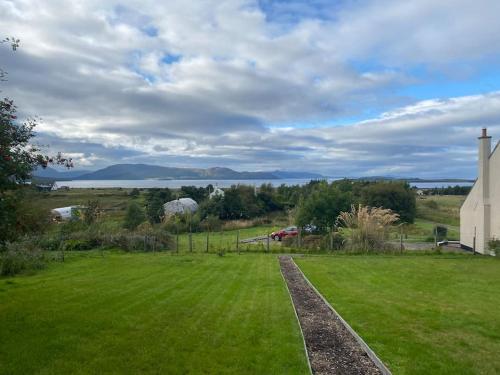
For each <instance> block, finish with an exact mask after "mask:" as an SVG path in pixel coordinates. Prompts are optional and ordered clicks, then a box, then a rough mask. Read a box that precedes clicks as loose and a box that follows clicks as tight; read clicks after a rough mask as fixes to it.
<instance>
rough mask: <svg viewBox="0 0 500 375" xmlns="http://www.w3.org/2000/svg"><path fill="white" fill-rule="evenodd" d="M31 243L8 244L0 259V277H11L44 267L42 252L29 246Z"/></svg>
mask: <svg viewBox="0 0 500 375" xmlns="http://www.w3.org/2000/svg"><path fill="white" fill-rule="evenodd" d="M30 242H31V241H29V242H28V241H23V242H16V243H9V244H8V245H7V250H6V251H5V252H4V253H3V254H2V255H1V258H0V275H2V276H13V275H16V274H18V273H20V272H23V271H27V270H38V269H42V268H44V267H45V259H44V256H43V253H42V251H40V250H39V249H37V248H36V247H34V246H33V245H30Z"/></svg>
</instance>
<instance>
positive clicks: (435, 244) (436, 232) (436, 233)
mask: <svg viewBox="0 0 500 375" xmlns="http://www.w3.org/2000/svg"><path fill="white" fill-rule="evenodd" d="M437 247H438V228H437V226H436V227H434V248H436V249H437Z"/></svg>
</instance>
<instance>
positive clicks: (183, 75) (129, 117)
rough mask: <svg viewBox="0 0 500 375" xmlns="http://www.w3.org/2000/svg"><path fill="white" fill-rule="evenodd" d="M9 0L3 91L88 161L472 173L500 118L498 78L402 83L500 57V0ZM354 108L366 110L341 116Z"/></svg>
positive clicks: (468, 73)
mask: <svg viewBox="0 0 500 375" xmlns="http://www.w3.org/2000/svg"><path fill="white" fill-rule="evenodd" d="M0 13H1V14H2V15H3V20H2V23H3V26H4V29H5V30H9V34H12V35H15V36H17V37H20V38H21V43H22V44H21V48H20V49H19V50H18V51H17V52H16V53H12V52H11V51H9V50H8V49H7V48H3V47H4V46H2V48H0V61H1V65H2V68H4V69H6V70H8V71H9V81H8V82H7V83H4V84H2V91H3V93H5V94H6V95H9V96H10V97H12V98H14V99H15V100H16V103H17V104H18V106H19V108H20V109H21V115H23V116H27V115H33V114H37V115H40V116H41V117H42V118H43V119H44V121H43V123H42V124H41V125H40V126H39V128H38V130H39V132H40V137H41V138H43V140H45V141H47V142H48V143H51V144H52V148H53V149H56V150H61V151H66V152H71V153H73V154H75V157H76V159H79V160H80V162H81V164H82V165H85V166H86V167H87V166H91V167H92V166H93V167H95V168H97V167H102V166H104V165H107V164H111V163H116V162H121V161H125V160H126V161H127V162H151V163H157V164H163V165H167V164H171V165H177V166H199V167H209V166H215V165H221V166H228V167H233V168H236V169H248V170H252V169H253V170H263V169H275V168H280V169H295V170H297V169H309V170H315V171H319V172H323V173H326V174H331V175H368V174H404V175H417V176H438V175H440V176H441V175H446V176H452V175H454V176H459V177H472V176H474V174H475V167H474V147H475V146H474V139H475V137H476V135H477V134H476V133H477V128H479V127H481V126H488V127H490V128H491V131H492V132H493V133H494V134H498V124H499V116H498V114H497V113H498V112H499V111H498V109H499V106H500V103H499V100H498V96H499V94H498V93H497V92H495V91H493V90H495V89H500V87H495V86H494V85H493V86H492V91H493V92H492V93H484V92H481V94H480V95H467V96H463V97H457V98H434V97H433V96H432V93H429V96H428V97H429V100H426V101H417V100H416V99H415V98H412V97H409V96H408V95H407V94H405V95H403V94H401V92H402V91H401V90H402V89H404V88H407V87H411V86H412V85H416V84H418V83H419V82H421V81H427V80H429V79H432V77H433V76H434V75H435V74H438V75H444V76H446V77H449V78H448V79H450V80H458V81H460V80H463V79H468V78H471V77H472V78H471V79H473V78H474V77H475V76H477V75H481V69H483V67H484V66H488V67H490V68H491V67H495V66H498V62H499V59H500V58H499V56H500V43H499V41H500V40H499V39H500V23H498V22H497V20H496V14H498V13H500V4H499V3H498V1H496V0H495V1H494V0H489V1H486V0H478V1H475V2H470V1H465V0H458V1H457V0H454V1H451V0H443V1H440V2H438V3H436V2H435V1H430V0H422V1H419V2H400V1H388V0H377V1H375V0H374V1H369V0H363V1H355V2H351V1H349V2H348V1H339V2H335V5H332V2H330V1H322V0H319V1H314V2H306V1H290V2H281V1H269V0H266V1H250V0H234V1H223V2H220V1H211V2H197V1H193V2H157V1H149V0H145V1H141V2H138V1H132V0H131V1H124V2H120V3H116V2H102V1H72V2H63V1H57V0H51V1H44V2H43V3H37V4H36V6H34V3H33V2H32V1H29V0H15V1H9V2H2V3H0ZM491 69H494V68H491ZM467 77H468V78H467ZM349 118H362V119H364V121H362V120H356V121H355V122H353V121H347V122H349V126H333V125H331V124H335V123H337V124H338V123H342V121H343V119H349ZM297 124H298V125H297ZM303 125H307V126H303ZM77 163H78V160H77Z"/></svg>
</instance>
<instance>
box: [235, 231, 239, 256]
mask: <svg viewBox="0 0 500 375" xmlns="http://www.w3.org/2000/svg"><path fill="white" fill-rule="evenodd" d="M236 251H237V252H238V254H239V253H240V231H239V229H238V231H237V232H236Z"/></svg>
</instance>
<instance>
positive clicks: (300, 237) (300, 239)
mask: <svg viewBox="0 0 500 375" xmlns="http://www.w3.org/2000/svg"><path fill="white" fill-rule="evenodd" d="M297 229H298V232H299V233H298V235H297V242H298V248H299V249H300V248H301V247H302V228H301V227H298V228H297Z"/></svg>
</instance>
